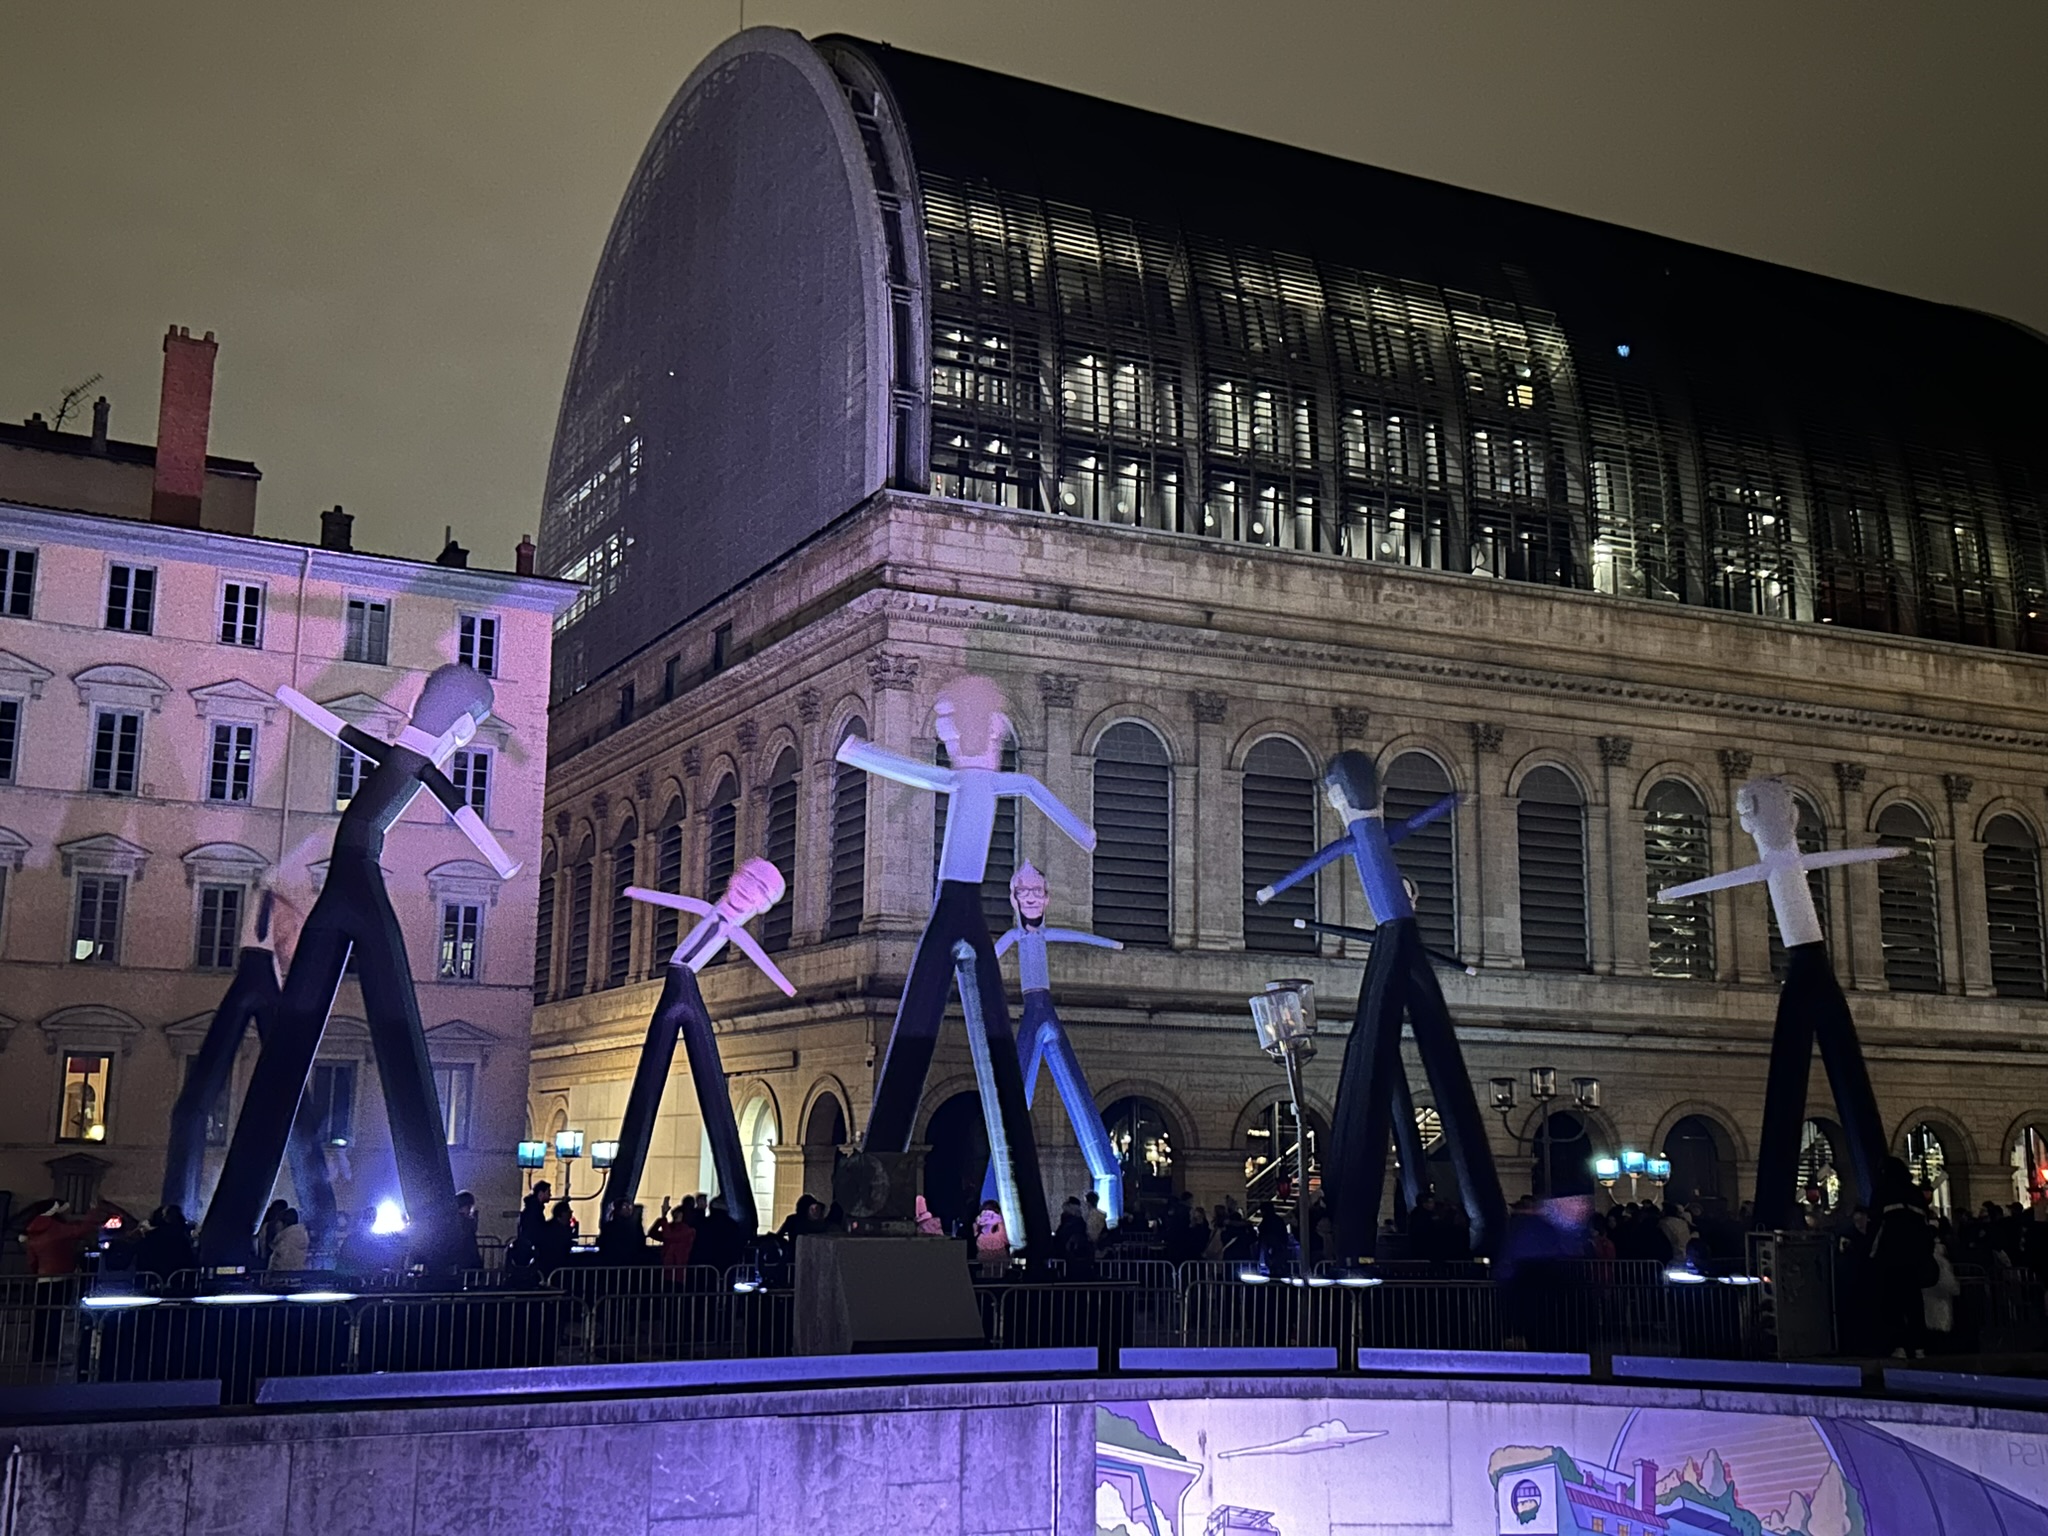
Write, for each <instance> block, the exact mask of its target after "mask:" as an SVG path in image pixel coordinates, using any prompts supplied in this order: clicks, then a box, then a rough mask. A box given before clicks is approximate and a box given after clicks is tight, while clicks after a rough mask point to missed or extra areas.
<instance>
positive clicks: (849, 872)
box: [825, 716, 868, 939]
mask: <svg viewBox="0 0 2048 1536" xmlns="http://www.w3.org/2000/svg"><path fill="white" fill-rule="evenodd" d="M867 734H868V724H867V722H866V721H865V720H862V719H860V718H859V717H858V716H856V717H855V718H853V719H851V720H849V721H847V722H846V729H845V730H843V731H841V732H840V733H839V739H840V740H841V741H842V742H843V741H845V740H846V738H847V737H849V736H859V737H861V738H863V739H865V738H866V736H867ZM828 899H829V901H830V907H829V910H828V911H827V912H826V915H825V937H826V938H828V939H844V938H850V937H851V936H852V935H854V934H856V933H859V932H860V920H861V918H862V917H863V916H864V915H865V914H866V911H867V900H868V776H867V774H866V773H865V772H864V771H863V770H861V769H859V768H855V767H853V766H852V765H851V764H849V763H835V764H834V765H833V768H832V889H831V892H830V895H829V898H828Z"/></svg>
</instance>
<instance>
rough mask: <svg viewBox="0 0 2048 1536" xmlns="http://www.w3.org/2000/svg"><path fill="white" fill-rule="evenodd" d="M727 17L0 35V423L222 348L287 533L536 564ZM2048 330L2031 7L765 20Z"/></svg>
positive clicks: (2046, 121) (895, 10)
mask: <svg viewBox="0 0 2048 1536" xmlns="http://www.w3.org/2000/svg"><path fill="white" fill-rule="evenodd" d="M739 20H740V3H739V0H717V3H707V0H671V3H665V4H661V3H642V0H618V3H611V0H554V3H547V4H542V3H538V0H346V3H343V4H328V5H296V4H295V5H279V4H277V3H275V0H175V3H165V0H98V3H93V4H86V5H80V4H70V5H66V4H47V5H41V6H30V5H29V4H27V3H25V0H14V3H9V4H6V5H4V6H0V210H5V213H4V220H0V284H4V292H5V295H6V301H5V308H4V316H5V320H4V324H5V331H4V335H5V342H4V345H0V417H5V418H7V419H12V420H19V419H21V418H22V417H24V416H26V415H28V413H29V412H31V411H36V410H40V411H43V412H44V413H45V414H48V413H49V412H50V411H51V410H52V409H53V407H54V406H55V404H56V401H57V398H58V396H59V395H60V394H61V393H62V391H63V389H64V387H65V386H66V385H68V384H71V383H73V382H75V381H77V380H78V379H81V378H83V377H85V376H87V375H89V374H92V373H95V372H100V373H104V374H105V375H106V382H105V383H104V384H103V385H101V386H100V388H101V389H103V390H104V391H105V392H106V393H107V394H108V395H109V396H110V397H111V398H112V400H113V402H114V431H115V434H116V435H117V436H128V437H135V438H140V439H142V440H145V441H147V440H149V439H150V438H151V437H152V436H153V434H154V432H155V424H156V393H157V374H158V368H159V366H160V354H159V351H158V343H159V339H160V338H161V336H162V334H163V330H164V327H165V326H166V325H168V324H171V323H177V324H183V325H188V326H191V327H192V328H193V330H194V331H195V332H197V331H200V330H212V331H215V332H217V333H218V335H219V337H220V340H221V359H220V377H219V388H218V393H217V395H216V401H215V410H214V437H213V447H214V451H215V452H218V453H226V454H231V455H235V456H238V457H243V458H250V459H254V460H255V461H256V462H257V463H258V464H259V465H261V466H262V468H263V470H264V474H265V481H264V487H263V492H262V498H261V502H260V509H259V510H260V516H261V519H262V526H263V528H264V530H265V531H267V532H271V533H275V534H279V535H282V536H284V537H288V538H309V537H311V536H313V533H314V531H315V528H316V526H317V525H316V522H315V516H316V514H317V512H318V510H319V509H320V508H321V507H323V506H329V505H332V504H333V503H335V502H341V503H343V504H344V505H346V506H347V507H348V508H349V510H351V511H352V512H355V513H356V514H357V516H358V522H357V543H358V546H359V547H364V548H374V549H379V550H384V551H389V552H391V553H399V554H415V555H429V554H432V553H433V552H434V551H435V550H437V549H438V548H439V545H440V532H441V528H442V525H443V524H448V523H452V524H454V526H455V528H456V533H457V537H459V538H460V539H462V541H463V542H464V543H466V544H468V545H470V546H471V547H472V548H473V549H474V550H475V551H476V552H477V554H478V557H479V560H480V561H481V562H483V563H488V564H492V565H501V564H505V563H508V562H509V546H510V545H511V544H512V543H513V542H514V541H516V540H517V539H518V537H519V535H520V534H521V533H523V532H527V531H532V530H534V529H535V528H536V526H537V523H538V520H539V515H538V505H539V499H540V490H541V477H542V475H543V473H544V470H545V466H546V460H547V451H548V443H549V439H550V436H551V435H552V433H553V430H554V418H555V408H556V404H557V401H558V397H559V394H560V389H561V384H562V377H563V372H564V370H565V368H566V365H567V359H568V353H569V347H570V343H571V341H572V339H573V336H574V332H575V327H576V323H577V319H578V317H579V315H580V313H581V310H582V305H583V299H584V293H585V290H586V288H587V287H588V284H589V281H590V276H591V273H592V271H593V270H594V268H595V266H596V262H597V256H598V250H599V247H600V245H601V243H602V241H603V239H604V235H605V231H606V229H607V227H608V225H609V223H610V220H611V216H612V212H613V209H614V207H615V206H616V204H617V201H618V198H619V195H620V193H621V192H622V191H623V190H624V187H625V183H626V178H627V176H628V175H629V174H630V172H631V170H632V168H633V164H634V161H635V159H636V158H637V157H638V155H639V153H640V149H641V146H642V145H643V144H644V142H645V141H646V138H647V136H648V134H649V132H650V131H651V130H652V128H653V127H654V124H655V122H656V120H657V119H658V117H659V115H660V113H661V111H662V109H663V108H664V106H665V105H666V104H667V102H668V100H669V98H670V96H671V95H672V94H673V92H674V91H675V89H676V87H677V86H678V85H680V84H681V83H682V80H683V78H684V77H685V76H686V75H687V74H688V73H689V71H690V69H691V68H692V67H693V66H694V65H695V64H696V63H697V62H698V60H699V59H701V58H702V57H703V55H704V54H705V53H706V52H707V51H708V50H709V49H710V48H711V47H712V46H713V45H714V44H716V43H717V42H718V41H719V40H720V39H721V38H723V37H725V36H726V35H727V34H729V33H730V32H732V31H733V30H735V28H736V27H737V26H738V24H739ZM746 20H747V21H748V22H749V23H752V24H756V25H759V24H773V25H779V26H788V27H793V28H795V29H797V30H798V31H801V32H805V33H807V34H811V35H816V34H818V33H822V32H828V31H844V32H851V33H854V34H856V35H860V36H865V37H871V38H876V39H880V40H883V41H887V42H893V43H897V44H899V45H901V46H904V47H909V48H916V49H919V50H922V51H925V52H928V53H936V54H941V55H945V56H948V57H952V58H957V59H961V60H964V61H966V62H969V63H973V64H979V65H983V66H986V67H988V68H991V69H999V70H1005V71H1008V72H1010V73H1013V74H1019V75H1024V76H1028V77H1031V78H1035V79H1040V80H1045V81H1048V82H1051V83H1053V84H1057V85H1062V86H1067V87H1070V88H1073V89H1075V90H1081V91H1087V92H1091V93H1093V94H1097V95H1102V96H1108V97H1114V98H1120V99H1123V100H1126V101H1130V102H1132V103H1135V104H1137V105H1141V106H1146V107H1151V108H1154V109H1156V110H1159V111H1163V112H1169V113H1173V114H1176V115H1179V116H1183V117H1189V118H1194V119H1197V120H1200V121H1204V122H1210V123H1216V124H1219V125H1222V126H1225V127H1230V128H1235V129H1240V130H1242V131H1245V132H1248V133H1254V134H1259V135H1262V136H1264V137H1268V138H1274V139H1280V140H1284V141H1287V142H1291V143H1295V144H1301V145H1306V146H1308V147H1311V148H1314V149H1320V150H1326V151H1328V152H1330V153H1333V154H1339V155H1344V156H1348V157H1350V158H1353V159H1358V160H1365V161H1370V162H1373V163H1375V164H1379V165H1383V166H1388V167H1391V168H1393V169H1397V170H1402V171H1409V172H1413V173H1416V174H1418V175H1423V176H1431V177H1435V178H1437V179H1439V180H1443V181H1448V182H1453V183H1456V184H1458V185H1461V186H1467V187H1475V188H1479V189H1482V190H1485V191H1490V192H1498V193H1503V194H1507V195H1509V196H1514V197H1519V198H1523V199H1526V200H1528V201H1531V202H1536V203H1542V204H1546V205H1549V206H1551V207H1555V208H1562V209H1568V210H1571V211H1573V212H1576V213H1583V214H1589V215H1593V216H1595V217H1598V218H1604V219H1611V220H1614V221H1616V222H1618V223H1623V224H1630V225H1634V226H1637V227H1639V228H1643V229H1649V230H1655V231H1657V232H1659V233H1662V234H1668V235H1675V236H1678V237H1680V238H1683V239H1688V240H1695V241H1699V242H1702V243H1704V244H1708V245H1714V246H1719V247H1722V248H1724V249H1728V250H1734V251H1741V252H1744V253H1747V254H1749V255H1754V256H1761V257H1765V258H1768V259H1770V260H1773V261H1781V262H1786V263H1789V264H1791V265H1794V266H1800V267H1807V268H1811V269H1813V270H1816V271H1821V272H1826V273H1830V274H1833V275H1835V276H1838V277H1844V278H1849V279H1853V280H1855V281H1858V282H1864V283H1872V284H1876V285H1878V286H1881V287H1886V288H1893V289H1897V290H1900V291H1902V292H1906V293H1911V294H1917V295H1920V296H1923V297H1926V298H1930V299H1938V300H1943V301H1946V302H1949V303H1955V304H1963V305H1968V306H1971V307H1974V308H1978V309H1984V310H1989V311H1992V312H1994V313H1997V314H2001V315H2006V316H2010V317H2012V318H2013V319H2016V320H2019V321H2022V322H2024V323H2026V324H2028V325H2030V326H2033V327H2034V328H2036V329H2038V330H2042V331H2048V278H2044V275H2043V265H2042V252H2043V249H2044V247H2048V112H2044V111H2043V97H2044V91H2043V80H2044V66H2048V4H2044V3H2042V0H2015V3H2002V0H1992V3H1971V4H1968V5H1944V4H1938V3H1935V0H1914V3H1893V0H1884V3H1859V4H1840V3H1833V0H1828V3H1819V0H1793V3H1788V0H1768V3H1750V0H1742V3H1731V0H1714V3H1711V4H1706V5H1699V4H1683V3H1680V0H1632V3H1626V4H1620V3H1607V0H1571V3H1557V0H1468V3H1440V4H1431V5H1423V4H1417V3H1414V0H1401V3H1398V4H1386V3H1367V0H1327V3H1317V4H1310V3H1297V0H1257V3H1251V0H1227V3H1225V0H1214V3H1212V0H1200V3H1189V0H1149V3H1145V4H1137V3H1120V0H1025V3H1018V4H998V3H995V0H969V3H961V0H919V3H912V0H866V3H840V4H827V3H823V0H749V3H748V5H747V9H746Z"/></svg>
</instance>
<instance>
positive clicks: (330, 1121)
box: [301, 1061, 356, 1147]
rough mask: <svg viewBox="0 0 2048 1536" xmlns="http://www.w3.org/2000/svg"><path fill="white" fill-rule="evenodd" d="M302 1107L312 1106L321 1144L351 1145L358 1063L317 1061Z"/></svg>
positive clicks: (308, 1081)
mask: <svg viewBox="0 0 2048 1536" xmlns="http://www.w3.org/2000/svg"><path fill="white" fill-rule="evenodd" d="M301 1107H303V1108H310V1109H311V1111H312V1114H313V1124H314V1126H315V1127H316V1128H317V1134H318V1137H319V1141H320V1145H321V1146H323V1147H345V1146H348V1145H349V1144H350V1143H351V1142H353V1141H354V1140H355V1134H356V1064H355V1063H354V1062H352V1061H320V1062H315V1063H314V1064H313V1075H312V1076H311V1077H310V1078H308V1079H307V1080H306V1097H305V1102H304V1104H303V1105H302V1106H301Z"/></svg>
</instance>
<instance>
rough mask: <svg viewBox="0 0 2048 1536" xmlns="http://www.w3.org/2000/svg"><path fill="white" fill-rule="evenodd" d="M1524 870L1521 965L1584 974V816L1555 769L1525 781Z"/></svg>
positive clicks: (1520, 811) (1519, 833)
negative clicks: (1581, 972)
mask: <svg viewBox="0 0 2048 1536" xmlns="http://www.w3.org/2000/svg"><path fill="white" fill-rule="evenodd" d="M1515 833H1516V845H1517V851H1518V853H1519V855H1520V865H1521V896H1522V963H1523V965H1525V966H1526V967H1528V968H1529V969H1530V970H1538V971H1583V970H1585V969H1586V966H1587V960H1588V956H1587V950H1586V811H1585V807H1584V806H1583V805H1581V804H1580V803H1579V801H1578V790H1577V788H1576V787H1575V786H1574V785H1573V784H1572V782H1571V781H1570V780H1569V779H1567V778H1566V777H1565V776H1564V775H1563V774H1562V773H1560V772H1558V770H1556V769H1555V768H1539V769H1537V770H1536V771H1535V772H1534V773H1532V774H1530V775H1529V777H1528V778H1527V779H1526V780H1524V781H1523V785H1522V794H1521V801H1520V804H1519V805H1518V806H1517V807H1516V827H1515Z"/></svg>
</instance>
